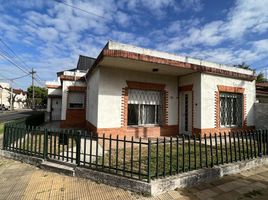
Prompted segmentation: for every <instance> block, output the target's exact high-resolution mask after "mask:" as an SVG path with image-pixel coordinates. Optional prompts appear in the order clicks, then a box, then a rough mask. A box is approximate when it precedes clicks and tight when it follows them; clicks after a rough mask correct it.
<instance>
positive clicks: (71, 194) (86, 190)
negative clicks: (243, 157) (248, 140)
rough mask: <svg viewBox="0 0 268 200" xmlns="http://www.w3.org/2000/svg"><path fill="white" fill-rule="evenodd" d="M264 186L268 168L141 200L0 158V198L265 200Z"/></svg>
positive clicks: (124, 192)
mask: <svg viewBox="0 0 268 200" xmlns="http://www.w3.org/2000/svg"><path fill="white" fill-rule="evenodd" d="M267 187H268V166H263V167H259V168H256V169H254V170H249V171H245V172H243V173H241V174H237V175H232V176H226V177H224V178H222V179H219V180H217V181H214V182H211V183H204V184H201V185H198V186H195V187H192V188H187V189H179V190H176V191H170V192H167V193H165V194H162V195H159V196H157V197H143V196H140V195H138V194H133V193H131V192H129V191H126V190H123V189H119V188H115V187H111V186H107V185H104V184H98V183H96V182H93V181H90V180H86V179H81V178H76V177H69V176H65V175H60V174H57V173H52V172H48V171H44V170H41V169H39V168H36V167H34V166H31V165H28V164H24V163H20V162H17V161H13V160H9V159H5V158H2V157H0V199H12V200H15V199H90V200H95V199H96V200H101V199H107V200H115V199H118V200H121V199H122V200H125V199H159V200H160V199H161V200H165V199H166V200H169V199H171V200H172V199H217V200H221V199H223V200H229V199H252V198H253V199H268V191H267Z"/></svg>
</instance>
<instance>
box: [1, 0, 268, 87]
mask: <svg viewBox="0 0 268 200" xmlns="http://www.w3.org/2000/svg"><path fill="white" fill-rule="evenodd" d="M65 2H66V3H68V4H70V5H73V6H75V7H79V8H81V9H84V10H86V11H88V12H89V13H92V14H88V13H86V12H83V11H80V10H78V9H73V8H71V7H68V6H66V5H64V4H62V3H59V2H57V1H56V0H27V1H25V0H12V1H11V0H0V38H1V40H3V41H4V42H5V43H6V44H8V45H9V46H10V47H11V48H12V49H13V50H14V51H15V52H16V53H17V55H19V57H20V58H21V59H22V60H23V61H25V63H26V65H25V64H23V63H21V61H20V60H18V59H17V60H16V59H15V57H13V58H12V60H13V61H14V62H16V63H18V65H20V66H23V67H25V68H27V67H28V68H31V67H34V68H35V69H36V71H37V73H38V75H39V77H40V79H42V80H55V79H56V72H57V71H61V70H64V69H68V68H74V67H75V66H76V63H77V59H78V56H79V54H82V55H87V56H92V57H96V56H97V55H98V54H99V52H100V50H101V49H102V48H103V46H104V45H105V44H106V43H107V41H108V40H115V41H119V42H123V43H128V44H133V45H137V46H141V47H145V48H151V49H157V50H161V51H167V52H171V53H176V54H179V55H187V56H192V57H196V58H201V59H206V60H209V61H214V62H218V63H223V64H238V63H241V62H246V63H248V64H250V65H251V66H252V67H253V68H254V69H259V70H261V69H262V68H263V67H267V66H268V11H267V7H268V0H234V1H231V0H217V1H215V0H203V1H202V0H181V1H175V0H118V1H116V0H65ZM99 16H101V17H99ZM0 53H1V54H6V53H9V55H11V56H12V52H9V50H8V49H7V48H6V46H4V44H2V43H0ZM0 69H1V74H0V76H1V77H0V79H2V78H3V76H4V77H8V78H13V77H17V76H22V75H24V73H23V72H22V71H20V70H19V69H17V68H16V67H14V66H12V65H11V64H10V63H9V62H8V61H6V60H5V59H4V58H3V57H1V56H0ZM30 83H31V82H30V78H29V77H26V78H22V79H19V80H17V81H16V82H14V86H15V87H21V88H24V89H25V88H26V87H28V86H29V85H30Z"/></svg>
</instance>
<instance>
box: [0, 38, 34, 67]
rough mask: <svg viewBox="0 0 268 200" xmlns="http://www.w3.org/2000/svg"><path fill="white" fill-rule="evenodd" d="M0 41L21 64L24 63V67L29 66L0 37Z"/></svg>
mask: <svg viewBox="0 0 268 200" xmlns="http://www.w3.org/2000/svg"><path fill="white" fill-rule="evenodd" d="M0 42H1V43H2V44H4V45H5V46H6V47H7V48H8V49H9V50H10V51H11V52H12V53H13V54H14V55H15V57H17V59H18V60H20V61H21V62H22V63H23V64H24V67H25V68H27V67H28V68H30V67H29V66H28V65H27V64H26V63H25V62H24V60H23V59H22V58H21V57H20V56H19V55H18V54H16V53H15V51H14V50H13V49H12V48H11V47H10V46H8V44H7V43H5V42H4V41H3V40H2V39H1V38H0Z"/></svg>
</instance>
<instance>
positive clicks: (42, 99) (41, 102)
mask: <svg viewBox="0 0 268 200" xmlns="http://www.w3.org/2000/svg"><path fill="white" fill-rule="evenodd" d="M27 91H28V104H32V96H33V88H32V86H30V87H28V88H27ZM34 100H35V105H37V106H45V105H46V104H47V89H46V88H43V87H38V86H34Z"/></svg>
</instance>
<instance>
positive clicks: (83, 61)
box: [77, 55, 96, 71]
mask: <svg viewBox="0 0 268 200" xmlns="http://www.w3.org/2000/svg"><path fill="white" fill-rule="evenodd" d="M95 60H96V59H95V58H91V57H88V56H83V55H80V56H79V59H78V63H77V69H78V70H85V71H86V70H88V69H90V68H91V67H92V65H93V64H94V62H95Z"/></svg>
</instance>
